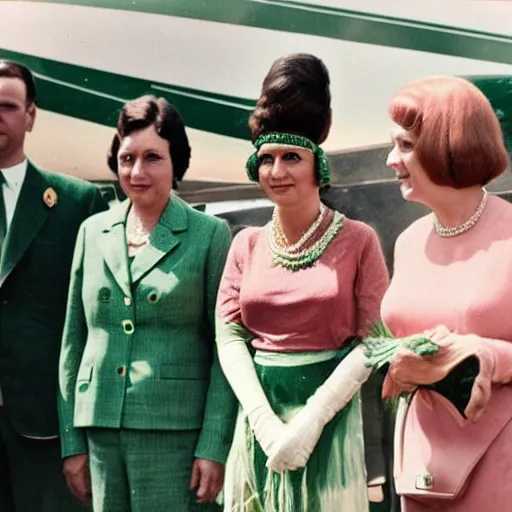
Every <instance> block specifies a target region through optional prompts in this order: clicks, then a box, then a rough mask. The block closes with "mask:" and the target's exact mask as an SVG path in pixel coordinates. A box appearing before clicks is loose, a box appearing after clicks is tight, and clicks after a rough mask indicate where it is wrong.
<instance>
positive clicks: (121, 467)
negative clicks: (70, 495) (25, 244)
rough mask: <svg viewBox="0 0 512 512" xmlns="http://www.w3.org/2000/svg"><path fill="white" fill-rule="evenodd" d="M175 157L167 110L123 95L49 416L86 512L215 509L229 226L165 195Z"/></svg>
mask: <svg viewBox="0 0 512 512" xmlns="http://www.w3.org/2000/svg"><path fill="white" fill-rule="evenodd" d="M189 159H190V147H189V144H188V139H187V135H186V133H185V128H184V125H183V122H182V120H181V118H180V116H179V114H178V112H177V111H176V110H175V109H174V108H173V107H172V105H170V104H169V103H168V102H167V101H166V100H164V99H162V98H159V99H157V98H155V97H152V96H144V97H141V98H138V99H136V100H134V101H130V102H128V103H126V104H125V105H124V107H123V108H122V110H121V113H120V116H119V121H118V127H117V133H116V135H115V137H114V139H113V142H112V148H111V153H110V155H109V165H110V167H111V169H112V170H113V171H114V172H117V173H118V177H119V181H120V184H121V186H122V188H123V190H124V191H125V192H126V194H127V196H128V199H127V201H126V202H124V203H122V204H120V205H118V206H116V207H114V208H113V209H111V210H110V211H108V212H104V213H103V214H100V215H96V216H94V217H92V218H90V219H89V220H88V221H86V222H84V223H83V224H82V226H81V228H80V231H79V235H78V239H77V243H76V249H75V255H74V261H73V267H72V275H71V285H70V294H69V301H68V309H67V319H66V324H65V328H64V334H63V341H62V350H61V357H60V372H59V379H60V398H59V408H60V411H59V412H60V422H61V439H62V450H63V457H64V459H65V460H64V468H65V474H66V478H67V481H68V485H69V486H70V488H71V490H72V491H73V492H74V494H75V495H77V496H78V497H81V498H84V497H86V496H87V494H88V493H89V492H91V488H92V502H93V507H94V511H95V512H125V511H126V512H129V511H133V512H142V511H143V512H153V511H155V512H156V511H158V512H160V511H173V512H191V511H196V510H197V511H204V512H206V511H211V510H216V505H215V503H214V500H215V498H216V496H217V494H218V493H219V491H220V489H221V487H222V483H223V475H224V462H225V460H226V457H227V453H228V450H229V446H230V443H231V440H232V433H233V427H234V420H235V411H236V401H235V398H234V396H233V394H232V392H231V391H230V388H229V386H228V384H227V382H226V380H225V378H224V376H223V374H222V371H221V370H220V366H219V362H218V358H217V353H216V349H215V342H214V306H215V300H216V295H217V287H218V284H219V280H220V276H221V273H222V270H223V266H224V262H225V258H226V254H227V251H228V247H229V245H230V233H229V229H228V227H227V226H226V224H225V223H223V222H222V221H220V220H218V219H216V218H214V217H210V216H207V215H205V214H202V213H199V212H197V211H195V210H194V209H192V208H190V207H189V206H187V204H186V203H184V202H183V201H182V200H180V199H179V198H178V196H177V195H175V194H173V193H171V189H172V188H173V185H174V186H175V184H176V181H178V180H180V179H181V178H182V177H183V174H184V173H185V171H186V169H187V167H188V164H189ZM89 466H90V482H91V483H89V469H88V467H89Z"/></svg>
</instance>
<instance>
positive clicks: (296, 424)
mask: <svg viewBox="0 0 512 512" xmlns="http://www.w3.org/2000/svg"><path fill="white" fill-rule="evenodd" d="M312 409H313V407H311V406H309V407H308V404H306V405H305V406H304V407H303V408H302V409H301V410H300V411H299V412H298V413H297V415H296V416H295V417H294V418H293V419H292V420H291V421H290V423H288V424H287V425H286V429H285V430H284V431H282V433H281V435H280V437H279V438H277V439H276V441H275V443H274V446H273V449H272V453H271V454H270V456H269V458H268V461H267V467H268V468H270V469H271V470H272V471H275V472H276V473H282V472H284V471H285V470H286V469H288V470H290V471H296V470H297V469H298V468H303V467H305V466H306V464H307V462H308V460H309V457H310V456H311V454H312V453H313V450H314V449H315V446H316V445H317V443H318V440H319V439H320V436H321V435H322V432H323V429H324V426H325V421H323V420H322V419H320V417H319V415H318V414H317V413H316V412H315V410H312Z"/></svg>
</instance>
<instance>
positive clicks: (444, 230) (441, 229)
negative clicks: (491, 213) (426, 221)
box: [434, 189, 488, 238]
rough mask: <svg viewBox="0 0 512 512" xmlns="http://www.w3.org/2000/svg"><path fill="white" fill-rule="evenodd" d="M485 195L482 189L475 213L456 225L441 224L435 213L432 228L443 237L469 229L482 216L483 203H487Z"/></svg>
mask: <svg viewBox="0 0 512 512" xmlns="http://www.w3.org/2000/svg"><path fill="white" fill-rule="evenodd" d="M487 197H488V196H487V190H485V189H483V195H482V200H481V201H480V204H479V205H478V207H477V209H476V210H475V213H473V215H471V217H469V219H468V220H467V221H466V222H464V223H463V224H460V225H458V226H453V227H446V226H443V225H442V224H441V222H439V219H438V218H437V216H436V214H434V228H435V230H436V232H437V234H438V235H439V236H442V237H444V238H449V237H454V236H459V235H462V233H465V232H466V231H469V230H470V229H471V228H472V227H473V226H474V225H475V224H476V223H477V222H478V220H479V219H480V217H481V216H482V213H483V212H484V209H485V205H486V204H487Z"/></svg>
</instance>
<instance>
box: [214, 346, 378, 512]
mask: <svg viewBox="0 0 512 512" xmlns="http://www.w3.org/2000/svg"><path fill="white" fill-rule="evenodd" d="M341 357H342V355H341V354H340V353H337V352H334V351H329V352H319V353H305V354H296V353H294V354H282V353H279V354H278V353H268V352H265V353H263V352H257V353H256V356H255V359H254V361H255V367H256V372H257V374H258V377H259V379H260V382H261V384H262V387H263V389H264V390H265V393H266V395H267V398H268V400H269V402H270V404H271V406H272V408H273V409H274V411H275V413H276V414H277V415H278V416H279V417H280V418H281V419H282V420H283V421H284V422H285V423H286V422H289V421H290V420H291V419H292V418H293V417H294V416H295V414H297V412H298V411H300V409H301V408H302V407H303V406H304V404H305V403H306V401H307V399H308V398H309V397H310V396H311V395H312V394H313V393H314V392H315V390H316V389H317V388H318V387H319V386H321V385H322V384H323V383H324V382H325V381H326V380H327V378H328V377H329V375H330V374H331V373H332V372H333V370H334V369H335V367H336V366H337V364H338V363H339V362H340V360H341ZM266 462H267V457H266V455H265V454H264V452H263V450H262V449H261V447H260V446H259V444H258V442H257V441H256V439H255V438H254V435H253V434H252V431H251V429H250V427H249V425H248V422H247V418H246V416H245V414H244V413H243V411H242V410H240V412H239V415H238V420H237V425H236V429H235V435H234V440H233V445H232V448H231V452H230V454H229V458H228V462H227V467H226V479H225V486H224V511H225V512H368V510H369V504H368V495H367V487H366V470H365V465H364V443H363V427H362V419H361V405H360V398H359V395H356V396H354V398H353V399H352V400H351V401H350V402H349V403H348V404H347V406H346V407H345V408H344V409H343V410H342V411H340V412H339V413H338V414H337V415H336V416H335V417H334V418H333V420H332V421H331V422H330V423H328V424H327V425H326V427H325V428H324V431H323V433H322V436H321V437H320V440H319V442H318V444H317V446H316V448H315V450H314V451H313V453H312V454H311V457H310V459H309V461H308V464H307V466H306V467H305V468H303V469H299V470H297V471H285V472H284V473H283V474H282V475H281V474H277V473H273V472H271V471H269V470H268V468H267V467H266Z"/></svg>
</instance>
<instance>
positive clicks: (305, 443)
mask: <svg viewBox="0 0 512 512" xmlns="http://www.w3.org/2000/svg"><path fill="white" fill-rule="evenodd" d="M364 350H365V349H364V347H363V346H362V345H359V346H357V347H356V348H354V349H353V350H352V352H350V353H349V354H348V355H347V356H346V357H345V358H344V359H343V360H342V361H341V362H340V364H339V365H338V366H337V367H336V369H335V370H334V372H333V373H332V374H331V375H330V377H329V378H328V379H327V380H326V381H325V383H324V384H322V386H320V387H319V388H318V389H317V390H316V391H315V393H314V395H313V396H311V398H309V400H308V401H307V403H306V405H305V406H304V407H303V408H302V409H301V410H300V411H299V413H298V414H297V415H296V416H295V417H294V418H293V419H292V420H291V422H290V423H288V425H287V426H286V430H285V431H284V432H283V434H282V435H281V437H280V438H278V439H277V441H276V442H275V449H274V450H273V451H272V453H271V455H270V457H269V460H268V462H267V466H268V467H269V468H270V469H271V470H272V471H275V472H277V473H282V472H283V471H284V470H285V469H289V470H292V471H293V470H295V469H297V468H302V467H304V466H305V465H306V464H307V462H308V460H309V457H310V456H311V454H312V453H313V450H314V449H315V446H316V445H317V443H318V440H319V439H320V436H321V435H322V432H323V429H324V427H325V425H327V423H329V421H331V420H332V419H333V418H334V416H335V415H336V413H337V412H339V411H341V410H342V409H343V408H344V407H345V406H346V405H347V404H348V402H350V400H351V399H352V397H353V396H354V395H355V394H356V393H357V391H358V390H359V389H360V387H361V386H362V385H363V384H364V383H365V382H366V381H367V380H368V378H369V376H370V375H371V373H372V368H370V367H368V366H367V363H368V362H369V360H368V358H367V357H366V355H365V353H364Z"/></svg>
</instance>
